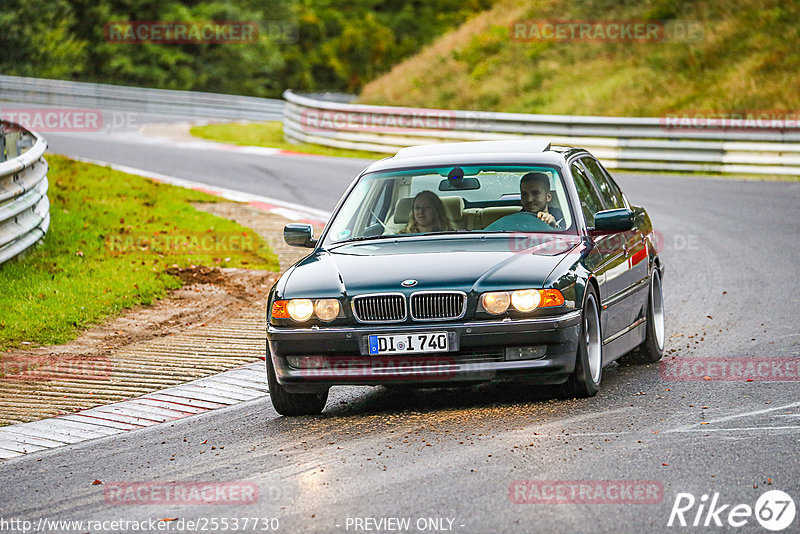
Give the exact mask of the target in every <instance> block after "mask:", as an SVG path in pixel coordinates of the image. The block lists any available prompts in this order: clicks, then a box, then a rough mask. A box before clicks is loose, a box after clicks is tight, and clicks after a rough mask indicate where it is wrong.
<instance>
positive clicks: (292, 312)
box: [286, 299, 314, 322]
mask: <svg viewBox="0 0 800 534" xmlns="http://www.w3.org/2000/svg"><path fill="white" fill-rule="evenodd" d="M286 311H288V312H289V317H291V318H292V319H294V320H295V321H300V322H303V321H308V320H309V319H311V316H312V315H314V304H313V303H312V302H311V300H309V299H292V300H290V301H289V304H287V305H286Z"/></svg>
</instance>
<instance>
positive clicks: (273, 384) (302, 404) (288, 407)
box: [267, 354, 328, 416]
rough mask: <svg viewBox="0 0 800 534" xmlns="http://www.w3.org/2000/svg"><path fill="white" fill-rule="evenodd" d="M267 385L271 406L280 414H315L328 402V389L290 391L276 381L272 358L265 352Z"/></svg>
mask: <svg viewBox="0 0 800 534" xmlns="http://www.w3.org/2000/svg"><path fill="white" fill-rule="evenodd" d="M267 385H268V386H269V398H270V399H272V406H273V407H274V408H275V411H276V412H278V413H279V414H281V415H288V416H294V415H317V414H319V413H322V410H323V409H324V408H325V403H327V402H328V390H327V389H326V390H325V391H324V392H320V393H290V392H288V391H286V388H284V387H283V386H282V385H280V384H279V383H278V378H277V377H276V376H275V368H274V367H273V366H272V358H271V357H270V355H269V354H267Z"/></svg>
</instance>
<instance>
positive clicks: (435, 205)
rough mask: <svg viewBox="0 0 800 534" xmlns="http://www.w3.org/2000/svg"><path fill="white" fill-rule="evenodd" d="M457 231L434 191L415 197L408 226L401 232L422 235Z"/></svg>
mask: <svg viewBox="0 0 800 534" xmlns="http://www.w3.org/2000/svg"><path fill="white" fill-rule="evenodd" d="M455 229H456V228H455V226H453V223H451V222H450V219H449V218H448V217H447V212H446V211H445V209H444V203H443V202H442V199H441V198H439V196H438V195H437V194H436V193H434V192H433V191H420V192H419V193H417V196H415V197H414V203H413V205H412V208H411V216H410V217H409V218H408V224H407V225H406V227H405V228H403V229H402V230H400V233H401V234H421V233H428V232H448V231H454V230H455Z"/></svg>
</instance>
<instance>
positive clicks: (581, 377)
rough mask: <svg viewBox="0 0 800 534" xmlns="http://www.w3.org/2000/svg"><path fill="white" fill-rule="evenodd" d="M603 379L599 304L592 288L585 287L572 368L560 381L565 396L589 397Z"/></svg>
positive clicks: (596, 390) (595, 392)
mask: <svg viewBox="0 0 800 534" xmlns="http://www.w3.org/2000/svg"><path fill="white" fill-rule="evenodd" d="M602 379H603V337H602V336H601V335H600V306H599V305H598V303H597V295H596V294H595V291H594V288H593V287H592V286H589V287H588V288H587V290H586V299H585V301H584V304H583V313H582V314H581V329H580V334H579V336H578V353H577V354H576V357H575V370H574V371H573V372H572V374H571V375H569V378H568V379H567V381H566V382H565V383H564V385H563V393H564V395H566V396H568V397H593V396H594V395H596V394H597V392H598V391H599V390H600V381H601V380H602Z"/></svg>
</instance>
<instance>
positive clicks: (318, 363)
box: [286, 356, 325, 369]
mask: <svg viewBox="0 0 800 534" xmlns="http://www.w3.org/2000/svg"><path fill="white" fill-rule="evenodd" d="M286 361H287V362H288V363H289V367H294V368H295V369H320V368H322V367H325V359H324V358H323V357H322V356H287V357H286Z"/></svg>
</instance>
